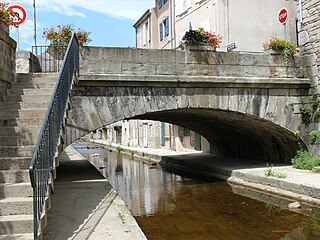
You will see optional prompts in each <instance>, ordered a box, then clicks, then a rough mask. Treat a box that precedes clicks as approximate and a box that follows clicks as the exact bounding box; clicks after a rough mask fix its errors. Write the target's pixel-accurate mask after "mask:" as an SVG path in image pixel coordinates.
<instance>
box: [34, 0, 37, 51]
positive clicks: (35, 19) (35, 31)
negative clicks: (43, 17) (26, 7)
mask: <svg viewBox="0 0 320 240" xmlns="http://www.w3.org/2000/svg"><path fill="white" fill-rule="evenodd" d="M33 34H34V35H33V40H34V46H37V15H36V0H33ZM36 51H37V48H36Z"/></svg>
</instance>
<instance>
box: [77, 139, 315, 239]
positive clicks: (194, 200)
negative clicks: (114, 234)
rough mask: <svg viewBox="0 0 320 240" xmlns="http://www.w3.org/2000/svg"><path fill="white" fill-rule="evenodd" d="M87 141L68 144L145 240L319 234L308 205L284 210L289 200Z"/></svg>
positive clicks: (295, 236) (280, 236)
mask: <svg viewBox="0 0 320 240" xmlns="http://www.w3.org/2000/svg"><path fill="white" fill-rule="evenodd" d="M93 146H94V145H87V144H75V145H74V147H75V148H77V150H78V151H79V152H80V153H81V154H83V155H84V156H86V157H87V158H88V159H90V161H92V162H93V163H94V164H95V166H97V168H99V169H100V171H101V172H102V173H103V174H104V175H105V176H106V178H107V179H108V180H109V182H110V183H111V184H112V186H113V187H114V188H115V189H116V190H117V192H118V194H119V195H120V197H121V198H122V199H123V200H124V201H125V203H126V204H127V206H128V208H129V209H130V211H131V213H132V215H133V216H134V217H135V218H136V221H137V222H138V224H139V225H140V227H141V229H142V230H143V232H144V233H145V235H146V236H147V238H148V239H150V240H153V239H161V240H163V239H172V240H175V239H183V240H186V239H219V240H220V239H221V240H229V239H230V240H238V239H239V240H242V239H246V240H251V239H252V240H258V239H277V240H280V239H281V240H300V239H301V240H302V239H305V240H309V239H310V240H316V239H320V221H319V220H318V219H317V218H314V217H310V216H307V215H312V216H316V217H318V216H320V215H319V212H318V210H316V209H314V208H312V207H310V206H304V207H303V208H302V209H301V210H299V211H300V213H296V212H292V211H288V210H286V209H285V206H287V204H288V203H289V202H290V201H289V200H286V199H279V198H278V197H275V196H270V195H266V194H264V193H261V192H255V191H251V190H249V189H245V188H242V187H238V186H230V185H228V184H227V183H225V182H223V181H220V180H216V179H204V178H199V176H190V175H187V176H186V175H185V174H181V173H180V174H177V173H174V172H168V171H166V170H164V169H162V168H161V167H160V166H159V165H157V166H153V165H151V164H150V163H144V162H142V161H139V160H133V159H131V157H130V156H128V155H122V154H118V153H116V152H114V151H113V152H110V151H109V150H104V149H103V148H99V147H93ZM234 192H236V193H238V194H235V193H234ZM247 196H249V197H247ZM253 198H255V199H259V200H260V201H257V200H254V199H253ZM279 206H280V207H279Z"/></svg>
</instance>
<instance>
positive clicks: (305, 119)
mask: <svg viewBox="0 0 320 240" xmlns="http://www.w3.org/2000/svg"><path fill="white" fill-rule="evenodd" d="M300 113H301V117H302V123H304V124H309V123H310V122H311V114H312V109H311V108H310V107H309V106H308V105H306V104H303V105H302V107H301V108H300Z"/></svg>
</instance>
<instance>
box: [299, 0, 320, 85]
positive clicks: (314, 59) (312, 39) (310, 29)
mask: <svg viewBox="0 0 320 240" xmlns="http://www.w3.org/2000/svg"><path fill="white" fill-rule="evenodd" d="M301 2H302V6H301V8H300V5H299V1H297V4H298V7H297V9H298V19H299V22H298V40H299V47H300V53H301V54H302V55H303V56H305V57H308V59H309V60H308V61H304V64H305V67H306V69H307V74H308V76H309V77H310V78H311V79H312V80H313V83H314V86H315V88H317V89H318V91H319V90H320V87H319V85H320V82H319V80H320V79H319V73H320V72H319V71H320V28H319V26H320V18H319V14H320V1H319V0H302V1H301ZM300 9H302V16H301V15H300V14H301V13H300ZM301 19H302V21H301Z"/></svg>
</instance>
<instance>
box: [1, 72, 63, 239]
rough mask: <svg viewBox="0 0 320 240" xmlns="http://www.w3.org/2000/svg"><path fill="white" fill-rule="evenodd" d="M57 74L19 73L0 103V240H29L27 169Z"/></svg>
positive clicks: (30, 205)
mask: <svg viewBox="0 0 320 240" xmlns="http://www.w3.org/2000/svg"><path fill="white" fill-rule="evenodd" d="M56 77H57V74H34V75H31V74H20V75H18V76H17V79H16V81H15V82H14V83H13V84H12V86H11V88H10V89H9V90H8V91H7V95H5V96H3V101H2V102H0V240H2V239H6V240H9V239H26V240H27V239H33V201H32V188H31V184H30V179H29V172H28V167H29V164H30V161H31V158H32V154H33V149H34V146H35V144H36V141H37V138H38V135H39V132H40V129H41V127H42V124H43V120H44V117H45V114H46V111H47V108H48V103H49V101H50V98H51V95H52V92H53V88H54V85H55V82H56Z"/></svg>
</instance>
